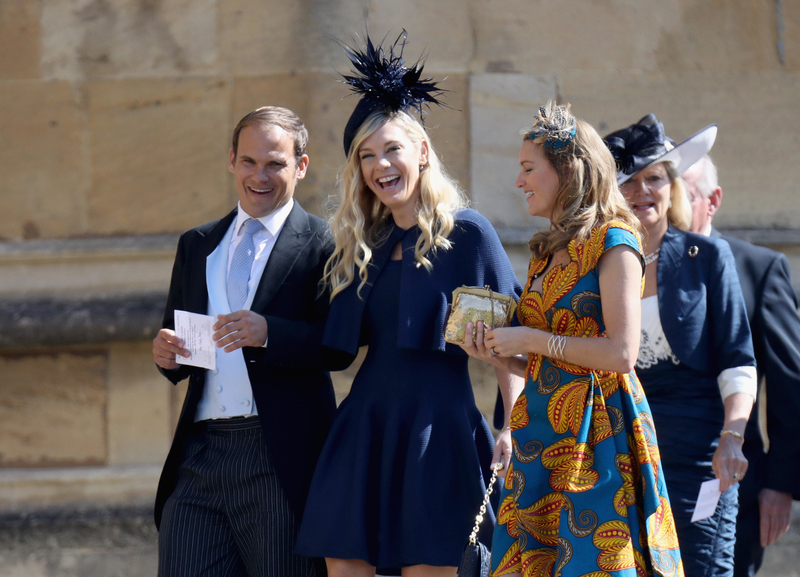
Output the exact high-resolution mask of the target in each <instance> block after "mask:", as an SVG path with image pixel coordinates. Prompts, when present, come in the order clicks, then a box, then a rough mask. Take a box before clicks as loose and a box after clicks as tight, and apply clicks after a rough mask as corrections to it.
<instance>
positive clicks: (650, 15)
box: [471, 0, 681, 74]
mask: <svg viewBox="0 0 800 577" xmlns="http://www.w3.org/2000/svg"><path fill="white" fill-rule="evenodd" d="M471 4H472V24H473V27H474V44H475V51H474V54H475V55H474V60H473V62H472V70H473V71H474V72H476V73H480V72H520V73H524V74H557V73H559V72H560V71H562V70H565V69H576V70H593V69H599V70H614V69H631V68H634V69H652V68H655V67H656V66H657V62H656V58H657V55H658V50H659V49H660V47H661V46H660V38H661V36H662V34H663V33H664V32H665V31H672V30H675V29H677V28H679V26H680V24H681V9H680V2H679V1H678V0H671V1H668V2H658V1H656V0H644V1H641V2H633V3H632V2H616V1H612V2H586V1H585V0H545V1H543V2H537V3H536V4H535V5H532V4H531V3H530V2H527V1H526V0H509V1H507V2H503V4H502V7H500V6H499V5H498V4H497V3H496V2H494V1H492V0H476V1H474V2H472V3H471ZM632 46H635V47H636V49H635V50H632V49H631V47H632Z"/></svg>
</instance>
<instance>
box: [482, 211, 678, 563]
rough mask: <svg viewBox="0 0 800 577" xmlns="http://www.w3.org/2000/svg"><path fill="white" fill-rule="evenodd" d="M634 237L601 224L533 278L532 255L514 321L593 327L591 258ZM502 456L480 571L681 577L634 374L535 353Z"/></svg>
mask: <svg viewBox="0 0 800 577" xmlns="http://www.w3.org/2000/svg"><path fill="white" fill-rule="evenodd" d="M617 245H627V246H630V247H632V248H634V249H635V250H636V251H637V252H639V253H640V254H641V253H642V247H641V243H640V241H639V237H638V235H637V234H636V232H635V231H634V230H633V229H632V228H630V227H629V226H627V225H625V224H623V223H619V222H612V223H609V224H606V225H604V226H602V227H598V228H596V229H595V230H594V231H593V232H592V234H591V236H590V238H589V239H588V241H586V242H575V241H573V242H571V243H570V244H569V246H568V253H569V257H570V262H569V263H568V264H566V265H563V266H560V265H556V266H554V267H553V268H552V269H551V270H550V271H548V273H547V274H546V275H545V276H544V279H543V286H542V292H541V293H539V292H536V291H531V290H530V284H531V280H532V278H533V275H535V274H538V273H540V272H542V271H543V270H544V269H545V268H546V266H547V263H546V262H545V261H537V260H532V261H531V263H530V267H529V270H528V285H527V287H526V290H525V291H524V292H523V294H522V298H521V299H520V301H519V309H518V316H519V320H520V322H521V324H523V325H525V326H529V327H534V328H538V329H542V330H545V331H548V332H552V333H555V334H560V335H565V336H570V337H586V338H593V337H601V336H603V334H604V331H605V325H604V324H603V314H602V308H601V302H600V294H599V293H600V287H599V276H598V270H597V263H598V261H599V259H600V257H601V256H602V255H603V253H604V252H605V251H606V250H609V249H610V248H612V247H614V246H617ZM511 431H512V443H513V451H514V454H513V456H512V459H511V465H510V467H509V471H508V474H507V476H506V481H505V484H504V487H503V491H502V494H501V497H500V507H499V510H498V515H497V527H496V529H495V533H494V540H493V547H492V575H493V576H500V575H508V574H513V573H522V574H523V575H524V576H525V577H534V576H537V577H539V576H541V577H544V576H547V577H550V576H553V577H555V576H560V577H612V576H613V577H644V576H647V575H660V576H663V577H682V576H683V565H682V563H681V557H680V551H679V549H678V539H677V536H676V534H675V525H674V521H673V516H672V509H671V507H670V503H669V497H668V496H667V490H666V485H665V482H664V478H663V475H662V473H661V466H660V455H659V452H658V443H657V441H656V432H655V428H654V426H653V419H652V416H651V414H650V409H649V407H648V404H647V399H646V398H645V395H644V391H643V390H642V387H641V385H640V383H639V380H638V379H637V377H636V373H635V372H631V373H629V374H618V373H611V372H603V371H593V370H591V369H588V368H586V367H580V366H577V365H573V364H570V363H566V362H563V361H559V360H557V359H553V358H549V357H545V356H542V355H537V354H530V355H529V357H528V366H527V378H526V385H525V390H524V391H523V393H522V394H521V395H520V397H519V399H518V400H517V402H516V403H515V405H514V407H513V410H512V415H511Z"/></svg>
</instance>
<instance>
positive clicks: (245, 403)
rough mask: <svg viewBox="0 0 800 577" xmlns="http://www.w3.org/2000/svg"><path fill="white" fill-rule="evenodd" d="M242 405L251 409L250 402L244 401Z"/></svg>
mask: <svg viewBox="0 0 800 577" xmlns="http://www.w3.org/2000/svg"><path fill="white" fill-rule="evenodd" d="M242 404H243V405H244V406H245V407H249V406H250V401H244V402H243V403H242Z"/></svg>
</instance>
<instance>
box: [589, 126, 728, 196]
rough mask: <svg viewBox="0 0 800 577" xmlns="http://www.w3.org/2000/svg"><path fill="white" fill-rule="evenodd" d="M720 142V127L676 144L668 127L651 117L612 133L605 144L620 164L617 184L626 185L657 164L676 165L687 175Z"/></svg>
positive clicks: (705, 130) (709, 129)
mask: <svg viewBox="0 0 800 577" xmlns="http://www.w3.org/2000/svg"><path fill="white" fill-rule="evenodd" d="M716 138H717V125H716V124H709V125H708V126H706V127H705V128H704V129H702V130H700V131H699V132H696V133H695V134H693V135H692V136H690V137H689V138H687V139H686V140H684V141H683V142H681V143H680V144H675V142H674V141H673V140H672V139H671V138H669V137H668V136H666V135H665V134H664V125H663V124H661V122H659V120H658V119H657V118H656V115H655V114H648V115H647V116H645V117H644V118H642V119H641V120H639V122H637V123H636V124H631V125H630V126H628V127H627V128H623V129H622V130H617V131H616V132H612V133H611V134H609V135H608V136H606V137H605V138H604V139H603V141H604V142H605V143H606V146H608V149H609V150H610V151H611V154H612V155H613V156H614V160H615V161H616V163H617V184H622V183H624V182H627V181H628V180H629V179H630V178H631V177H633V176H635V175H636V173H638V172H640V171H641V170H643V169H645V168H647V167H648V166H650V165H651V164H655V163H657V162H672V163H673V164H674V165H675V168H676V169H677V171H678V174H683V173H684V172H686V171H687V170H689V168H690V167H691V166H692V165H693V164H694V163H695V162H697V161H698V160H700V159H701V158H703V156H705V155H706V154H708V151H709V150H711V147H712V146H714V140H715V139H716Z"/></svg>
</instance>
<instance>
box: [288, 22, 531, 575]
mask: <svg viewBox="0 0 800 577" xmlns="http://www.w3.org/2000/svg"><path fill="white" fill-rule="evenodd" d="M404 44H405V34H403V35H402V36H401V38H399V39H398V41H396V42H395V43H394V45H390V46H389V47H388V48H383V47H381V46H377V47H375V46H373V45H372V43H371V42H369V40H368V41H367V46H366V49H365V50H364V51H357V50H353V49H350V48H346V51H347V53H348V55H349V57H350V59H351V60H352V62H353V66H354V68H355V69H356V71H357V74H356V75H354V76H346V77H345V81H346V82H347V83H348V84H350V85H351V86H352V87H353V88H354V89H356V90H357V91H358V92H359V93H361V94H362V98H361V100H360V102H359V104H358V105H357V107H356V109H355V111H354V112H353V115H352V116H351V118H350V120H349V121H348V123H347V127H346V128H345V135H344V148H345V153H346V154H347V162H346V164H345V166H344V169H343V174H342V180H341V183H340V188H341V200H340V204H339V207H338V209H337V210H336V213H335V214H334V216H333V219H332V222H331V229H332V233H333V239H334V242H335V249H334V252H333V255H332V257H331V259H330V260H329V261H328V264H327V266H326V269H325V282H327V283H328V284H329V285H330V289H331V294H332V298H331V309H330V315H329V317H328V324H327V328H326V333H325V338H324V341H323V342H324V344H326V345H327V346H329V347H332V348H335V349H338V350H341V351H345V352H348V353H350V354H352V355H353V356H355V354H356V352H357V351H358V348H359V346H360V345H364V344H367V345H368V346H369V349H368V352H367V355H366V358H365V359H364V362H363V364H362V366H361V368H360V369H359V371H358V373H357V375H356V377H355V379H354V381H353V385H352V388H351V390H350V393H349V395H348V396H347V398H346V399H345V400H344V401H343V402H342V404H341V406H340V407H339V410H338V413H337V415H336V419H335V421H334V423H333V426H332V428H331V432H330V434H329V436H328V440H327V442H326V444H325V447H324V449H323V452H322V456H321V458H320V461H319V463H318V465H317V469H316V473H315V475H314V480H313V482H312V486H311V491H310V494H309V499H308V501H307V504H306V509H305V516H304V519H303V523H302V527H301V530H300V536H299V541H298V545H297V551H298V553H301V554H304V555H309V556H314V557H325V558H326V562H327V566H328V573H329V575H331V576H333V577H336V576H340V575H344V576H348V577H352V576H361V575H375V572H376V568H379V569H380V572H381V573H382V574H400V573H401V574H402V575H404V576H415V575H420V576H421V575H426V576H427V575H433V576H436V575H451V576H452V575H455V573H456V567H457V566H458V564H459V561H460V558H461V552H462V549H463V547H464V544H465V542H466V540H467V537H468V536H469V533H470V529H471V526H472V523H473V520H474V517H475V514H476V513H477V512H478V509H479V507H480V505H481V501H482V498H483V493H484V490H485V488H486V482H487V480H488V477H489V474H490V469H489V467H490V463H491V460H492V452H493V438H492V434H491V431H490V429H489V427H488V425H487V423H486V421H485V419H484V418H483V416H482V415H481V413H480V411H478V408H477V407H476V405H475V399H474V397H473V393H472V386H471V383H470V378H469V373H468V370H467V361H468V357H467V355H466V354H464V352H463V351H462V350H461V349H460V348H459V347H457V346H454V345H450V344H446V343H445V341H444V336H443V330H444V326H445V319H446V315H447V311H448V307H449V305H448V302H449V300H450V298H451V294H452V291H453V289H455V288H457V287H460V286H461V285H477V286H484V285H489V286H490V287H491V288H492V289H493V290H494V291H496V292H500V293H503V294H506V295H514V297H515V298H518V295H519V293H520V290H521V287H520V286H519V282H518V281H517V279H516V277H515V275H514V272H513V270H512V268H511V264H510V263H509V261H508V257H507V256H506V254H505V252H504V250H503V247H502V245H501V244H500V241H499V239H498V238H497V234H496V233H495V231H494V229H493V228H492V226H491V225H490V224H489V222H488V221H487V220H486V219H485V218H484V217H482V216H481V215H480V214H478V213H477V212H475V211H474V210H471V209H468V208H466V207H465V206H466V200H465V198H464V196H463V194H462V193H461V191H460V190H459V189H458V186H457V185H456V183H455V182H454V181H453V180H452V179H451V178H449V177H448V176H447V174H446V173H445V171H444V168H443V166H442V165H441V163H440V162H439V159H438V158H437V156H436V153H435V152H434V149H433V145H432V144H431V140H430V138H429V137H428V134H427V132H426V131H425V128H424V127H423V126H422V124H421V123H420V122H419V121H418V120H417V119H416V118H415V117H414V116H413V112H414V111H419V112H421V108H422V106H424V105H425V104H426V103H437V102H438V101H437V98H436V97H437V96H438V95H439V94H440V91H439V90H438V89H437V88H436V85H435V84H434V83H433V82H431V81H430V80H421V79H420V74H421V72H422V66H421V65H420V64H419V63H417V64H415V65H414V66H411V67H407V66H406V65H404V63H403V60H402V47H403V46H404ZM396 51H399V53H396ZM497 377H498V380H500V381H501V382H503V383H504V386H505V387H506V388H514V386H516V387H518V388H519V387H521V382H520V383H517V384H516V385H514V384H512V379H513V378H512V377H511V376H510V375H509V374H508V373H506V372H505V371H502V370H498V371H497ZM298 425H299V426H302V421H300V422H299V423H298ZM487 517H490V518H488V519H486V520H485V521H484V523H483V533H482V536H483V537H484V538H483V539H482V540H483V541H484V542H486V543H488V542H489V540H490V535H491V530H492V527H493V520H494V517H493V514H492V513H491V512H489V514H488V515H487Z"/></svg>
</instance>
